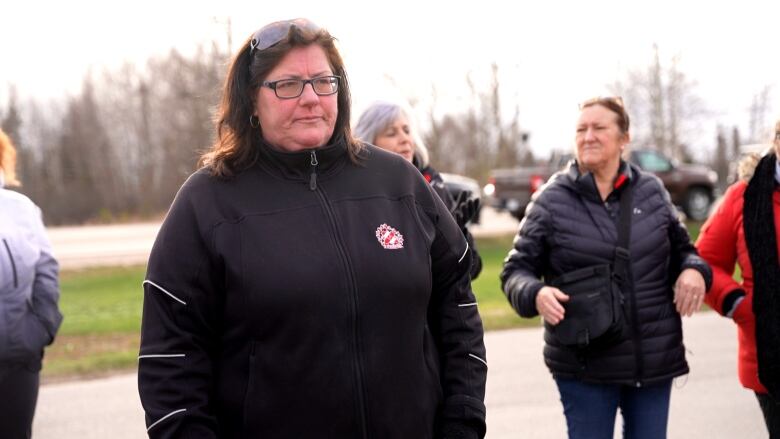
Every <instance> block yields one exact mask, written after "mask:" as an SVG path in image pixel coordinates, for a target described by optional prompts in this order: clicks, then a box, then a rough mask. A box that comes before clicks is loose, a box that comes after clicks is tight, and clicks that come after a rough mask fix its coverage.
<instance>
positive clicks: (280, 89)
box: [263, 75, 341, 99]
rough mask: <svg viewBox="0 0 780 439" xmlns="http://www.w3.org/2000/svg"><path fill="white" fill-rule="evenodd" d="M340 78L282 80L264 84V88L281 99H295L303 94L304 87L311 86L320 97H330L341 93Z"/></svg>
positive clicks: (321, 77)
mask: <svg viewBox="0 0 780 439" xmlns="http://www.w3.org/2000/svg"><path fill="white" fill-rule="evenodd" d="M340 78H341V77H340V76H335V75H332V76H318V77H316V78H311V79H280V80H278V81H272V82H268V81H265V82H263V86H264V87H268V88H270V89H271V90H273V91H274V93H276V97H277V98H279V99H294V98H297V97H298V96H300V95H301V94H302V93H303V87H306V84H311V88H312V90H314V93H317V95H318V96H328V95H332V94H334V93H336V92H338V91H339V79H340Z"/></svg>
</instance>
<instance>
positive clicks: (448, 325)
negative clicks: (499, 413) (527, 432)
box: [428, 197, 487, 439]
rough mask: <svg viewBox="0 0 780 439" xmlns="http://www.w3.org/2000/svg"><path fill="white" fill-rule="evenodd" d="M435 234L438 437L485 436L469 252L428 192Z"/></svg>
mask: <svg viewBox="0 0 780 439" xmlns="http://www.w3.org/2000/svg"><path fill="white" fill-rule="evenodd" d="M434 198H435V201H436V206H437V210H438V212H435V213H433V214H432V215H431V216H432V217H433V221H434V223H435V233H436V235H435V237H434V239H433V243H432V246H431V264H432V266H431V271H432V276H433V291H432V298H431V304H430V305H429V317H428V321H429V325H430V327H431V331H432V333H433V335H434V337H435V339H436V344H437V347H438V350H439V358H440V364H441V385H442V390H443V393H444V405H443V408H442V412H441V419H442V422H441V432H440V436H437V437H442V438H443V439H456V438H462V439H472V438H473V439H477V438H482V437H484V435H485V429H486V427H485V404H484V399H485V383H486V379H487V359H486V357H485V344H484V340H483V336H484V331H483V328H482V320H481V319H480V316H479V312H478V309H477V299H476V297H475V296H474V293H473V292H472V290H471V281H470V271H471V252H470V250H469V248H468V247H469V246H468V244H467V242H466V239H465V238H464V236H463V233H462V232H461V230H460V228H459V227H458V225H457V224H456V223H455V221H454V220H453V218H452V216H451V215H450V214H449V211H448V209H447V208H446V207H445V206H444V204H443V203H442V202H441V200H439V199H438V198H437V197H434Z"/></svg>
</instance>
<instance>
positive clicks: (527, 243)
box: [501, 199, 550, 317]
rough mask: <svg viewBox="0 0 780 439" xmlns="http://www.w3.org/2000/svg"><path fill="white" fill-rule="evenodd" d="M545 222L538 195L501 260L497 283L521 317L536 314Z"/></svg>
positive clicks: (545, 212)
mask: <svg viewBox="0 0 780 439" xmlns="http://www.w3.org/2000/svg"><path fill="white" fill-rule="evenodd" d="M549 226H550V214H549V211H548V210H547V208H546V207H545V206H544V205H543V203H540V202H539V200H538V199H537V200H535V201H533V202H532V203H531V204H529V205H528V209H527V210H526V214H525V217H523V220H522V221H521V222H520V228H519V230H518V232H517V235H516V236H515V239H514V242H513V244H512V246H513V247H512V249H511V250H510V251H509V255H508V256H507V258H506V259H505V261H504V268H503V271H502V272H501V287H502V289H503V290H504V294H506V297H507V299H509V303H510V304H511V305H512V308H514V309H515V311H517V313H518V314H520V315H521V316H523V317H534V316H536V315H538V314H539V311H538V310H537V308H536V296H537V294H538V293H539V290H541V289H542V287H544V283H543V282H542V281H541V280H540V277H541V275H542V270H543V264H544V261H546V260H547V252H548V249H547V236H549V233H550V231H549V230H548V229H549Z"/></svg>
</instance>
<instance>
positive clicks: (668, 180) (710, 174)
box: [485, 149, 718, 221]
mask: <svg viewBox="0 0 780 439" xmlns="http://www.w3.org/2000/svg"><path fill="white" fill-rule="evenodd" d="M571 159H572V154H561V153H554V154H553V155H552V156H551V157H550V161H549V162H548V163H547V164H546V165H542V166H533V167H524V168H523V167H521V168H514V169H496V170H493V171H492V172H491V174H490V177H489V182H488V185H487V186H486V187H485V194H486V195H489V199H490V200H491V201H490V205H491V206H493V207H494V208H496V209H497V210H506V211H508V212H509V213H511V214H512V215H513V216H514V217H516V218H518V219H521V218H522V217H523V214H524V213H525V208H526V206H527V205H528V203H529V202H530V201H531V195H532V194H533V193H534V192H536V190H538V189H539V187H541V186H542V185H543V184H544V182H546V181H547V179H548V178H550V176H551V175H552V174H553V173H555V172H556V171H558V170H561V169H563V168H564V167H565V166H566V165H567V163H568V162H569V160H571ZM628 160H630V161H631V162H633V163H635V164H636V165H638V166H639V167H640V168H642V169H643V170H645V171H649V172H652V173H654V174H655V175H657V176H658V177H659V178H660V179H661V181H663V184H664V186H665V187H666V189H667V190H668V191H669V195H670V196H671V198H672V202H673V203H674V204H675V205H677V206H678V207H680V208H681V209H682V211H683V212H685V215H686V216H687V217H688V218H690V219H692V220H695V221H702V220H704V219H706V218H707V214H708V212H709V207H710V204H712V202H713V201H714V200H715V198H716V193H717V191H716V184H717V181H718V176H717V174H716V173H715V172H714V171H712V170H711V169H709V168H707V167H705V166H701V165H688V164H679V163H677V162H676V161H675V160H672V159H669V158H668V157H666V156H664V155H663V154H662V153H660V152H658V151H654V150H650V149H632V150H631V151H630V153H629V157H628Z"/></svg>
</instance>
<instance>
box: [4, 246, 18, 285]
mask: <svg viewBox="0 0 780 439" xmlns="http://www.w3.org/2000/svg"><path fill="white" fill-rule="evenodd" d="M2 250H4V251H5V256H7V257H8V264H7V265H6V264H3V265H5V267H6V268H7V270H3V271H8V272H9V273H8V274H9V276H8V278H9V279H10V280H11V282H12V284H11V285H13V288H14V289H17V288H19V272H18V271H17V269H16V261H14V254H13V253H11V246H9V245H8V240H7V239H5V238H3V249H2Z"/></svg>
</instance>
